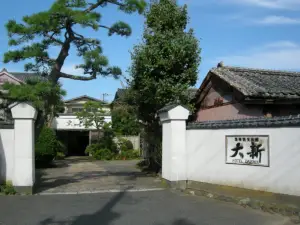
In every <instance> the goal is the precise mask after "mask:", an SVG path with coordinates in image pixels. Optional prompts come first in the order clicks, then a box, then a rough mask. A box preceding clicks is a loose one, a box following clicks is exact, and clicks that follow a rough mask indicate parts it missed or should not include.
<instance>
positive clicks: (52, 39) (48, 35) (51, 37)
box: [44, 33, 64, 45]
mask: <svg viewBox="0 0 300 225" xmlns="http://www.w3.org/2000/svg"><path fill="white" fill-rule="evenodd" d="M54 35H55V33H53V34H52V35H50V34H48V33H44V36H46V37H48V38H49V39H50V40H51V41H54V42H56V43H58V44H60V45H63V44H64V43H63V42H62V41H61V40H58V39H56V38H55V37H53V36H54Z"/></svg>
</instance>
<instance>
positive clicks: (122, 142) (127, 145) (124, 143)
mask: <svg viewBox="0 0 300 225" xmlns="http://www.w3.org/2000/svg"><path fill="white" fill-rule="evenodd" d="M118 146H119V150H120V151H121V152H123V151H130V150H133V144H132V142H131V141H129V140H126V139H125V138H119V139H118Z"/></svg>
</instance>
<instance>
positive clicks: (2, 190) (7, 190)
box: [0, 181, 17, 195]
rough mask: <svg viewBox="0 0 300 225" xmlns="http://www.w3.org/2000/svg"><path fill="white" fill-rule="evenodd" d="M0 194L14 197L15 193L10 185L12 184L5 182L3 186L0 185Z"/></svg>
mask: <svg viewBox="0 0 300 225" xmlns="http://www.w3.org/2000/svg"><path fill="white" fill-rule="evenodd" d="M0 193H3V194H5V195H15V194H16V193H17V192H16V190H15V189H14V186H13V185H12V182H10V181H7V182H6V183H5V184H2V185H0Z"/></svg>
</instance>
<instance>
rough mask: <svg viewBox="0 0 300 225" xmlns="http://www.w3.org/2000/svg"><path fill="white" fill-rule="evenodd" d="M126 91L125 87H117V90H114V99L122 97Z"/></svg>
mask: <svg viewBox="0 0 300 225" xmlns="http://www.w3.org/2000/svg"><path fill="white" fill-rule="evenodd" d="M125 93H126V89H125V88H118V90H117V92H116V95H115V99H114V101H116V100H118V99H120V98H122V97H123V96H124V95H125Z"/></svg>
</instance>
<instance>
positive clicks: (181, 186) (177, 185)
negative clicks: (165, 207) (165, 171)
mask: <svg viewBox="0 0 300 225" xmlns="http://www.w3.org/2000/svg"><path fill="white" fill-rule="evenodd" d="M161 180H162V183H163V185H164V186H166V187H167V188H171V189H176V190H186V188H187V181H185V180H181V181H169V180H167V179H164V178H161Z"/></svg>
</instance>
